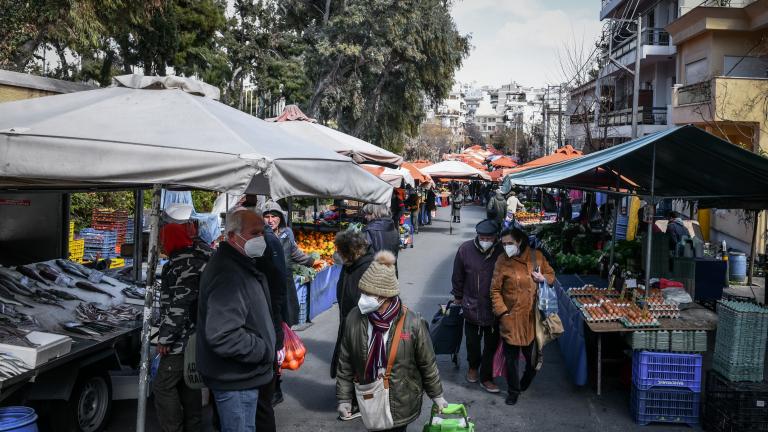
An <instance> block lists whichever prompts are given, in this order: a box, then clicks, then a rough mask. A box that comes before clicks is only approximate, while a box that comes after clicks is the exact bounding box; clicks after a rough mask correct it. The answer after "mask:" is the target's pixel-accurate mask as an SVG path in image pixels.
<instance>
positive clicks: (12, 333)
mask: <svg viewBox="0 0 768 432" xmlns="http://www.w3.org/2000/svg"><path fill="white" fill-rule="evenodd" d="M0 342H1V343H5V344H10V345H20V346H25V347H29V348H35V347H37V346H39V345H38V344H36V343H33V342H32V341H30V340H29V339H27V332H24V331H21V330H19V329H17V328H13V327H10V326H0Z"/></svg>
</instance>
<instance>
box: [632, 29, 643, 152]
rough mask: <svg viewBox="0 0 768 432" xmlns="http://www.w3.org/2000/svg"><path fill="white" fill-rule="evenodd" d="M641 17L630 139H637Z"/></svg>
mask: <svg viewBox="0 0 768 432" xmlns="http://www.w3.org/2000/svg"><path fill="white" fill-rule="evenodd" d="M642 29H643V16H642V15H640V16H638V17H637V35H636V36H637V39H636V42H635V43H636V46H635V83H634V89H633V92H632V139H635V138H637V137H638V131H637V114H638V104H639V103H640V57H641V56H642V51H643V32H642Z"/></svg>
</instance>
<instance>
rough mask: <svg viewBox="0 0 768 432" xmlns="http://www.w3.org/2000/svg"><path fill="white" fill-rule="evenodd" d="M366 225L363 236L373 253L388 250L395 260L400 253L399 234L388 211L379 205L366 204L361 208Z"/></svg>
mask: <svg viewBox="0 0 768 432" xmlns="http://www.w3.org/2000/svg"><path fill="white" fill-rule="evenodd" d="M362 213H363V218H364V219H365V221H366V223H367V225H366V226H365V228H363V234H364V235H365V236H366V238H367V240H368V243H369V244H370V245H371V247H373V251H374V252H378V251H381V250H388V251H390V252H392V253H393V254H394V255H395V258H397V254H398V252H400V233H399V232H398V229H397V226H396V225H395V223H394V221H393V220H392V215H391V214H390V213H389V209H387V207H386V206H384V205H381V204H366V205H364V206H363V208H362Z"/></svg>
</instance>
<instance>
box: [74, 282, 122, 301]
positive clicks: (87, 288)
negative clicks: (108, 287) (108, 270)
mask: <svg viewBox="0 0 768 432" xmlns="http://www.w3.org/2000/svg"><path fill="white" fill-rule="evenodd" d="M75 286H76V287H77V288H80V289H81V290H85V291H91V292H95V293H99V294H105V295H108V296H110V297H111V298H115V296H114V295H112V294H111V293H109V292H107V291H104V290H103V289H101V288H99V287H97V286H96V285H94V284H92V283H90V282H85V281H77V282H75Z"/></svg>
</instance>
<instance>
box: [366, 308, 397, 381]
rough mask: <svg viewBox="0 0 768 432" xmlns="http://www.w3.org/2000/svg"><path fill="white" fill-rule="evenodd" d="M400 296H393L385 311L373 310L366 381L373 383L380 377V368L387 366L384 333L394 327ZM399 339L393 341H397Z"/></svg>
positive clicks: (369, 317)
mask: <svg viewBox="0 0 768 432" xmlns="http://www.w3.org/2000/svg"><path fill="white" fill-rule="evenodd" d="M400 304H401V302H400V297H393V298H392V302H391V303H390V304H389V306H387V309H386V310H385V311H384V312H383V313H379V312H378V311H376V312H371V313H369V314H368V322H370V323H371V327H373V336H372V337H371V342H370V343H369V345H368V360H367V361H366V362H365V381H364V383H365V384H367V383H372V382H374V381H376V379H377V378H378V377H379V370H381V369H385V368H386V367H387V341H386V340H384V334H385V333H386V332H387V331H388V330H389V329H390V328H391V327H392V323H393V322H394V320H395V318H397V316H398V314H399V313H400ZM397 342H399V341H392V343H397Z"/></svg>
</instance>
